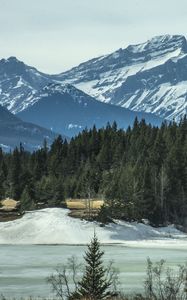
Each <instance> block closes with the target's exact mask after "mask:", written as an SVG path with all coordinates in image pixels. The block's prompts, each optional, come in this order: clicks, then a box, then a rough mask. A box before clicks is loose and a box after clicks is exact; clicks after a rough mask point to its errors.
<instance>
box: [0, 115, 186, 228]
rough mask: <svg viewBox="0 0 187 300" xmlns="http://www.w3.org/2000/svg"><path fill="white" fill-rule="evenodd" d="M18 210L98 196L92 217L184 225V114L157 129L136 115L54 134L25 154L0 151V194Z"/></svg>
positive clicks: (22, 152)
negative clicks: (126, 121)
mask: <svg viewBox="0 0 187 300" xmlns="http://www.w3.org/2000/svg"><path fill="white" fill-rule="evenodd" d="M5 197H10V198H13V199H15V200H20V201H21V205H22V208H23V209H35V208H37V207H39V205H40V204H44V205H46V206H48V207H50V206H64V205H65V199H66V198H75V197H76V198H87V197H91V198H94V197H101V198H103V199H105V205H104V206H103V207H102V209H101V211H100V214H99V217H100V219H102V218H103V219H104V218H108V217H110V218H113V217H115V218H121V219H126V220H142V219H148V220H149V221H150V222H151V223H152V224H155V225H159V224H166V223H168V222H171V223H177V224H181V225H184V224H185V222H186V217H187V118H186V117H184V118H183V119H182V120H181V121H180V123H178V124H177V123H175V122H170V123H166V122H164V123H163V124H162V125H161V126H160V127H154V126H151V125H150V124H146V122H145V120H141V121H138V119H137V118H136V119H135V121H134V124H133V126H132V127H128V128H127V130H122V129H118V128H117V124H116V122H114V123H113V124H112V125H110V124H107V126H106V127H105V128H101V129H97V128H96V127H95V126H94V127H93V128H92V129H90V130H87V129H85V130H84V131H83V132H82V133H80V134H79V135H78V136H76V137H73V138H72V139H71V140H70V141H69V142H67V141H66V140H63V139H62V137H61V136H58V137H57V138H56V139H55V140H54V142H53V144H52V145H51V146H50V147H48V145H47V144H46V141H44V145H43V147H42V148H41V149H38V150H37V151H34V152H32V153H30V152H27V151H25V150H24V147H23V145H20V147H19V148H15V149H14V151H12V152H10V153H4V152H3V151H2V149H0V198H1V199H3V198H5Z"/></svg>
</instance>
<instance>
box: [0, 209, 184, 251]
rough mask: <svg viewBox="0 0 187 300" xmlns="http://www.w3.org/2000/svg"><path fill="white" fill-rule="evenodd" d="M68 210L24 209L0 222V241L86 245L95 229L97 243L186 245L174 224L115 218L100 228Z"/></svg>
mask: <svg viewBox="0 0 187 300" xmlns="http://www.w3.org/2000/svg"><path fill="white" fill-rule="evenodd" d="M68 212H69V211H68V210H66V209H61V208H47V209H42V210H38V211H32V212H27V213H26V214H25V215H24V216H23V218H22V219H18V220H15V221H10V222H5V223H0V244H87V243H88V242H89V241H90V239H91V238H92V237H93V233H94V230H95V231H96V233H97V235H98V238H99V240H100V241H101V243H106V244H116V243H122V244H124V245H130V244H131V245H133V244H134V246H136V245H137V242H143V243H144V244H145V243H146V241H150V240H151V241H152V242H153V243H154V244H155V243H156V244H158V243H159V247H160V242H158V240H160V241H162V243H165V242H167V241H169V243H174V242H175V241H176V243H180V241H182V243H183V244H185V245H186V247H187V235H186V234H184V233H182V232H180V231H179V230H177V229H176V228H175V227H174V226H169V227H163V228H153V227H151V226H149V225H145V224H140V223H136V222H133V223H129V222H124V221H116V224H109V225H106V226H105V227H100V226H99V224H98V223H96V222H88V221H82V220H79V219H75V218H71V217H69V216H68Z"/></svg>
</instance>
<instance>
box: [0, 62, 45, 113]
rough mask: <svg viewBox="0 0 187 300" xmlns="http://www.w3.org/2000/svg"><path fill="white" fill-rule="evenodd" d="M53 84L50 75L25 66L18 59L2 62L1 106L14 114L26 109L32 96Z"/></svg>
mask: <svg viewBox="0 0 187 300" xmlns="http://www.w3.org/2000/svg"><path fill="white" fill-rule="evenodd" d="M49 82H51V79H50V75H46V74H43V73H41V72H39V71H38V70H36V69H35V68H33V67H29V66H27V65H25V64H24V63H23V62H21V61H19V60H17V58H16V57H9V58H8V59H1V60H0V104H1V105H3V106H5V107H6V108H7V109H8V110H10V111H11V112H13V113H16V112H18V111H21V110H23V109H25V107H26V105H25V100H26V102H27V103H29V101H30V99H31V98H32V96H33V95H34V94H35V93H36V92H37V91H38V89H40V88H42V87H43V86H45V85H46V84H48V83H49Z"/></svg>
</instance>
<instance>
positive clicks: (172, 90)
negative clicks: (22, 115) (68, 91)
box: [0, 35, 187, 120]
mask: <svg viewBox="0 0 187 300" xmlns="http://www.w3.org/2000/svg"><path fill="white" fill-rule="evenodd" d="M50 83H61V84H66V83H68V84H71V85H74V86H75V87H77V88H78V89H80V90H82V91H84V92H85V93H87V94H88V95H90V96H92V97H94V98H96V99H97V100H100V101H101V102H106V103H111V104H115V105H117V106H122V107H125V108H128V109H130V110H134V111H141V112H148V113H153V114H156V115H158V116H160V117H162V118H167V119H170V120H171V119H173V118H175V119H176V120H179V119H180V118H181V116H183V115H184V114H186V112H187V41H186V39H185V37H184V36H180V35H165V36H157V37H154V38H152V39H150V40H149V41H147V42H145V43H142V44H138V45H131V46H128V47H127V48H125V49H119V50H117V51H115V52H114V53H111V54H109V55H104V56H101V57H98V58H94V59H91V60H89V61H87V62H85V63H82V64H80V65H79V66H77V67H75V68H73V69H71V70H69V71H66V72H64V73H61V74H59V75H48V74H44V73H41V72H39V71H38V70H36V69H35V68H33V67H30V66H28V65H25V64H24V63H23V62H21V61H19V60H17V59H16V58H15V57H10V58H8V59H2V60H0V104H1V105H3V106H5V107H7V108H8V109H9V110H10V111H11V112H13V113H19V112H20V111H24V110H25V109H26V108H28V107H30V106H32V105H33V104H34V103H35V102H37V101H38V100H39V99H40V97H39V98H37V97H38V93H43V91H42V89H43V88H44V87H45V86H46V85H48V84H50ZM33 101H34V102H33Z"/></svg>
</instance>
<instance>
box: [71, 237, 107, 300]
mask: <svg viewBox="0 0 187 300" xmlns="http://www.w3.org/2000/svg"><path fill="white" fill-rule="evenodd" d="M103 254H104V252H103V251H101V250H100V243H99V241H98V238H97V236H96V234H94V237H93V239H92V240H91V243H90V245H88V250H87V251H86V253H85V257H84V259H85V261H86V267H85V273H84V275H83V278H82V280H81V281H80V282H79V283H78V289H77V291H76V294H75V295H74V296H73V299H89V300H102V299H109V296H111V292H110V287H111V281H110V279H108V278H107V269H106V268H105V267H104V266H103V261H102V256H103Z"/></svg>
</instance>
